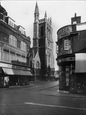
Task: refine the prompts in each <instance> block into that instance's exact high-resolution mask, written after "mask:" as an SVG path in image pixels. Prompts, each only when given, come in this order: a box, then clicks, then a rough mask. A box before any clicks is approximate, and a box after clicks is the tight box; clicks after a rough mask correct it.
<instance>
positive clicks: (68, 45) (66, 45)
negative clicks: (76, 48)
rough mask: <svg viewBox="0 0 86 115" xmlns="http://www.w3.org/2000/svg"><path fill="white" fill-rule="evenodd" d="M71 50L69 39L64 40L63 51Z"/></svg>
mask: <svg viewBox="0 0 86 115" xmlns="http://www.w3.org/2000/svg"><path fill="white" fill-rule="evenodd" d="M70 49H71V41H70V40H69V39H66V40H64V50H70Z"/></svg>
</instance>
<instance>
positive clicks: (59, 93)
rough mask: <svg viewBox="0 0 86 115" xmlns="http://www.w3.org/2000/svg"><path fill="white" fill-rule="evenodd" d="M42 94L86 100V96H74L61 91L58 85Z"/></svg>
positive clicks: (43, 91)
mask: <svg viewBox="0 0 86 115" xmlns="http://www.w3.org/2000/svg"><path fill="white" fill-rule="evenodd" d="M40 93H41V94H44V95H49V96H60V97H72V98H86V94H72V93H70V92H69V91H59V87H58V85H53V86H51V87H48V88H46V89H44V90H42V91H40Z"/></svg>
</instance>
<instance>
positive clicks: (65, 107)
mask: <svg viewBox="0 0 86 115" xmlns="http://www.w3.org/2000/svg"><path fill="white" fill-rule="evenodd" d="M24 104H27V105H37V106H44V107H57V108H63V109H74V110H84V111H86V108H77V107H67V106H58V105H47V104H40V103H33V102H25V103H24Z"/></svg>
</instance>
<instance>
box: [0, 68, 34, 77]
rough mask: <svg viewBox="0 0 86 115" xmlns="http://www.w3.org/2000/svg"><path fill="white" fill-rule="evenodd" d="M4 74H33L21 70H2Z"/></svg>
mask: <svg viewBox="0 0 86 115" xmlns="http://www.w3.org/2000/svg"><path fill="white" fill-rule="evenodd" d="M2 69H3V72H4V74H6V75H25V76H32V74H31V72H30V71H28V70H19V69H12V68H2Z"/></svg>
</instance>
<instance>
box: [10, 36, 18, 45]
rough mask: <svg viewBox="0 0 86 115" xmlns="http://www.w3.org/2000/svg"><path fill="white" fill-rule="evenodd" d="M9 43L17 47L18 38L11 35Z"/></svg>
mask: <svg viewBox="0 0 86 115" xmlns="http://www.w3.org/2000/svg"><path fill="white" fill-rule="evenodd" d="M9 44H10V45H12V46H15V47H17V39H16V38H15V36H13V35H9Z"/></svg>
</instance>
